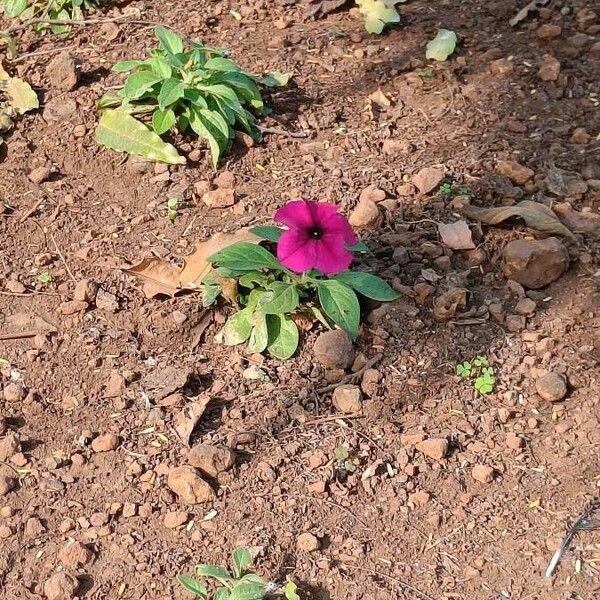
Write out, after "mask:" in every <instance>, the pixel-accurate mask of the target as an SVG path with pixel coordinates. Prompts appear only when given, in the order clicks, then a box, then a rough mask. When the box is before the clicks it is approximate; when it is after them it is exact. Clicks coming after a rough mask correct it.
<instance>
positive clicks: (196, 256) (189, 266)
mask: <svg viewBox="0 0 600 600" xmlns="http://www.w3.org/2000/svg"><path fill="white" fill-rule="evenodd" d="M260 241H261V238H259V237H258V236H257V235H254V234H253V233H250V231H249V230H248V229H240V230H238V231H236V232H235V233H216V234H215V235H213V236H212V237H211V238H209V239H208V240H206V241H204V242H200V243H198V244H196V249H195V250H194V252H192V254H190V255H189V256H188V257H187V258H186V259H185V260H184V263H183V269H182V270H181V273H180V274H179V284H180V286H181V287H182V288H184V289H188V290H195V289H198V288H199V287H200V284H201V283H202V280H203V279H204V278H205V277H206V276H207V275H208V274H209V273H210V270H211V268H212V267H211V264H210V263H209V262H208V260H207V258H208V257H209V256H212V255H213V254H215V253H217V252H219V251H220V250H223V248H227V246H231V245H232V244H235V243H236V242H250V243H252V244H258V243H259V242H260Z"/></svg>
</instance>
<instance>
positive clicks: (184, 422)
mask: <svg viewBox="0 0 600 600" xmlns="http://www.w3.org/2000/svg"><path fill="white" fill-rule="evenodd" d="M210 401H211V398H210V396H207V397H205V398H199V399H198V400H196V401H195V402H190V404H188V405H187V406H184V407H183V408H182V409H181V412H179V413H178V414H177V415H176V416H175V418H174V419H173V427H174V429H175V431H176V432H177V435H178V436H179V438H180V439H181V441H182V442H183V443H184V444H185V445H186V446H189V445H190V438H191V437H192V433H193V431H194V428H195V427H196V425H197V424H198V421H199V420H200V419H201V418H202V415H203V414H204V413H205V411H206V407H207V406H208V404H209V403H210Z"/></svg>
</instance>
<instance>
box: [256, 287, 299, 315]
mask: <svg viewBox="0 0 600 600" xmlns="http://www.w3.org/2000/svg"><path fill="white" fill-rule="evenodd" d="M267 290H269V291H268V292H267V293H266V294H265V295H264V296H263V298H262V301H261V302H260V304H259V305H258V308H259V309H260V310H261V311H262V312H263V313H265V314H266V315H281V314H284V313H288V312H292V311H293V310H296V308H297V307H298V303H299V301H300V300H299V298H298V290H297V289H296V286H295V285H293V284H291V283H283V282H282V281H274V282H273V283H271V284H269V285H268V286H267Z"/></svg>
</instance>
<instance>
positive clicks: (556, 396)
mask: <svg viewBox="0 0 600 600" xmlns="http://www.w3.org/2000/svg"><path fill="white" fill-rule="evenodd" d="M535 391H536V392H537V393H538V394H539V395H540V397H541V398H542V399H543V400H546V401H547V402H560V401H561V400H562V399H563V398H564V397H565V396H566V395H567V380H566V378H565V376H564V375H562V374H561V373H555V372H551V373H547V374H546V375H544V376H543V377H540V378H539V379H538V380H537V381H536V382H535Z"/></svg>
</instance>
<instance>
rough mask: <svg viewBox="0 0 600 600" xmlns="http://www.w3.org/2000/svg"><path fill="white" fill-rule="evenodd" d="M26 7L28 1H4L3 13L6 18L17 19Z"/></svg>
mask: <svg viewBox="0 0 600 600" xmlns="http://www.w3.org/2000/svg"><path fill="white" fill-rule="evenodd" d="M27 6H28V0H4V12H5V13H6V16H7V17H11V18H13V17H18V16H19V15H20V14H21V13H22V12H23V11H24V10H25V9H26V8H27Z"/></svg>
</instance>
